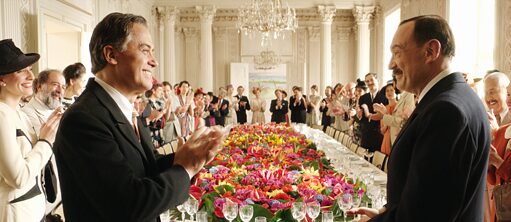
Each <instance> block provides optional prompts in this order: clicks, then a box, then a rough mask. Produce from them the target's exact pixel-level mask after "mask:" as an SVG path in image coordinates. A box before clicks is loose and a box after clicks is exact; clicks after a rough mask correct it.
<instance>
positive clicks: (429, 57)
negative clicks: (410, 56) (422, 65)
mask: <svg viewBox="0 0 511 222" xmlns="http://www.w3.org/2000/svg"><path fill="white" fill-rule="evenodd" d="M424 47H425V50H426V52H425V54H426V63H430V62H433V61H435V60H437V59H438V57H440V54H441V51H442V44H440V42H439V41H438V40H436V39H431V40H429V41H428V42H426V43H425V44H424Z"/></svg>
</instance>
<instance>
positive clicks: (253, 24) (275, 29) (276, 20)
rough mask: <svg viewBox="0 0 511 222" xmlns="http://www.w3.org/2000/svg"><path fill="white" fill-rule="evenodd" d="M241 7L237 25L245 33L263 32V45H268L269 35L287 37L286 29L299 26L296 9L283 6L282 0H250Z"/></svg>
mask: <svg viewBox="0 0 511 222" xmlns="http://www.w3.org/2000/svg"><path fill="white" fill-rule="evenodd" d="M248 1H249V2H247V4H245V5H243V6H242V7H241V8H240V9H239V15H238V23H237V27H238V29H239V31H240V32H242V33H243V34H245V35H249V34H250V35H253V34H254V33H255V32H260V33H261V34H262V39H261V46H263V47H267V45H268V41H269V37H270V36H272V37H273V38H274V39H277V38H279V37H280V38H285V36H284V31H294V30H295V29H296V28H297V27H298V22H297V20H296V11H295V9H291V8H290V7H289V6H288V7H287V8H283V7H282V3H281V0H248Z"/></svg>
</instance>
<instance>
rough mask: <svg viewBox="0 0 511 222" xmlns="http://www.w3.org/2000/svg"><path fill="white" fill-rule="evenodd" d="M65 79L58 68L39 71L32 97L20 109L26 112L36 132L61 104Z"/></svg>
mask: <svg viewBox="0 0 511 222" xmlns="http://www.w3.org/2000/svg"><path fill="white" fill-rule="evenodd" d="M65 85H66V80H65V78H64V75H63V74H62V72H60V71H59V70H55V69H48V70H44V71H42V72H41V73H39V75H38V77H37V79H36V80H35V84H34V97H33V98H32V99H31V100H30V102H28V103H27V105H25V106H24V107H23V108H22V109H21V110H22V111H23V112H24V113H26V114H27V116H28V118H29V120H30V122H31V123H32V126H33V127H34V129H35V131H36V133H37V134H39V129H40V128H41V125H43V124H44V123H45V122H46V119H48V116H50V114H51V113H52V112H53V111H54V110H55V109H56V108H57V107H59V106H61V105H62V99H63V97H64V89H65Z"/></svg>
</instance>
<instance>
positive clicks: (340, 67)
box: [333, 27, 357, 84]
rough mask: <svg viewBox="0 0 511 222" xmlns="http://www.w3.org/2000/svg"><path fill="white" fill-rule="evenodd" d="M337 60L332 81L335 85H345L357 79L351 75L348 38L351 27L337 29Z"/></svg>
mask: <svg viewBox="0 0 511 222" xmlns="http://www.w3.org/2000/svg"><path fill="white" fill-rule="evenodd" d="M336 32H337V49H336V50H337V55H338V56H337V58H336V63H335V64H336V65H337V71H336V73H335V74H334V77H335V78H333V81H334V82H335V83H337V82H340V83H343V84H346V83H348V82H353V81H354V80H355V79H357V75H355V74H353V71H352V69H351V68H352V65H351V64H352V61H351V60H352V56H350V55H351V54H352V53H351V52H350V51H351V50H350V41H349V40H350V36H351V32H352V28H351V27H337V29H336Z"/></svg>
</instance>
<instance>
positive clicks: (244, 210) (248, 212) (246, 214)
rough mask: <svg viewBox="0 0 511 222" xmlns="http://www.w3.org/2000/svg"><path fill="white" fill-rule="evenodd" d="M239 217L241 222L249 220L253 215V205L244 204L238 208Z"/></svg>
mask: <svg viewBox="0 0 511 222" xmlns="http://www.w3.org/2000/svg"><path fill="white" fill-rule="evenodd" d="M239 211H240V212H239V214H240V218H241V220H242V221H243V222H249V221H250V220H251V219H252V216H254V207H252V205H245V206H243V207H241V208H240V210H239Z"/></svg>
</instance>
